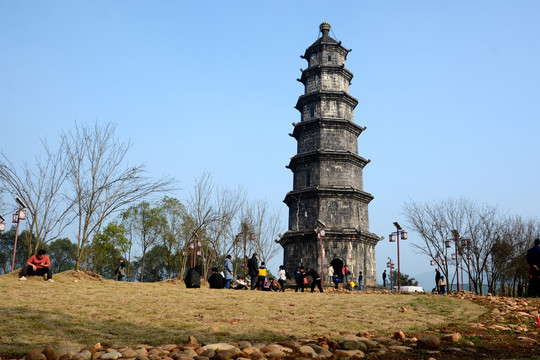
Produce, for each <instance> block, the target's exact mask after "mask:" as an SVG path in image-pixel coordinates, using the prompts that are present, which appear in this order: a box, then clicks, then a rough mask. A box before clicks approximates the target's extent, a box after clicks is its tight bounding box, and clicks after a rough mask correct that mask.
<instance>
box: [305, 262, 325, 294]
mask: <svg viewBox="0 0 540 360" xmlns="http://www.w3.org/2000/svg"><path fill="white" fill-rule="evenodd" d="M308 275H309V276H311V278H312V279H313V281H312V282H311V292H314V291H315V285H317V287H318V288H319V291H320V292H323V289H322V285H321V276H320V275H319V273H318V272H317V271H315V269H312V268H310V267H309V266H308V267H307V268H306V276H308Z"/></svg>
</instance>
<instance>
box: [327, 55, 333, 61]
mask: <svg viewBox="0 0 540 360" xmlns="http://www.w3.org/2000/svg"><path fill="white" fill-rule="evenodd" d="M328 62H332V54H328Z"/></svg>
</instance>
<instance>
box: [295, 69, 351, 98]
mask: <svg viewBox="0 0 540 360" xmlns="http://www.w3.org/2000/svg"><path fill="white" fill-rule="evenodd" d="M349 84H350V81H349V79H346V78H345V77H343V76H342V75H341V74H339V73H337V72H333V71H332V72H330V71H321V72H319V73H316V74H313V76H310V77H309V78H308V79H307V81H306V84H305V88H304V91H305V93H306V94H310V93H312V92H315V91H319V90H334V91H336V90H338V91H345V92H347V93H348V92H349Z"/></svg>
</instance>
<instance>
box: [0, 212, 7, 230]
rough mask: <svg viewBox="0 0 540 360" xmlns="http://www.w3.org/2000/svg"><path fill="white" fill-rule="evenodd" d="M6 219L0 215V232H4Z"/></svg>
mask: <svg viewBox="0 0 540 360" xmlns="http://www.w3.org/2000/svg"><path fill="white" fill-rule="evenodd" d="M5 221H6V219H4V217H3V216H2V215H0V231H6V223H5Z"/></svg>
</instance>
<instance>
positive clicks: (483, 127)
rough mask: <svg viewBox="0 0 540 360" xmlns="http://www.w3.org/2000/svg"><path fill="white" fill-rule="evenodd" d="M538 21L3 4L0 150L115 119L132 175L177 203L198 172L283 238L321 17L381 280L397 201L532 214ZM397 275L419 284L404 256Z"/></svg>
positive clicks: (389, 10) (357, 5)
mask: <svg viewBox="0 0 540 360" xmlns="http://www.w3.org/2000/svg"><path fill="white" fill-rule="evenodd" d="M539 14H540V2H538V1H512V2H510V1H493V0H490V1H457V2H455V1H454V2H434V1H406V2H405V1H384V2H381V1H377V2H375V1H370V2H368V1H340V2H329V1H294V2H292V1H273V2H264V3H261V2H252V1H249V2H248V1H237V2H222V1H215V2H211V1H208V2H195V1H190V2H187V1H185V2H182V1H144V2H143V1H87V2H81V1H8V0H0V41H1V47H2V51H1V54H2V55H1V56H0V119H1V123H2V130H1V146H0V149H1V150H2V151H4V152H5V153H6V154H7V155H8V156H9V157H10V158H11V159H12V160H13V161H15V162H22V161H32V158H33V157H34V155H36V154H37V152H38V151H39V150H40V144H39V139H40V138H47V139H48V140H49V141H56V139H57V135H58V134H59V133H60V131H61V130H62V129H69V128H71V127H72V126H73V124H74V122H75V121H78V122H83V123H90V122H93V121H98V122H114V123H116V124H118V133H119V135H120V136H121V137H122V138H123V139H126V140H127V139H131V140H132V141H133V143H134V145H133V148H132V151H131V153H130V161H132V162H145V163H147V165H148V168H149V170H150V171H151V173H152V174H154V175H156V176H159V175H162V174H169V175H172V176H175V177H176V178H178V180H179V181H180V186H181V187H183V188H184V190H182V191H179V192H178V194H176V196H177V197H178V198H180V199H183V198H185V197H186V193H187V191H188V190H189V189H190V188H191V187H192V185H193V179H194V178H195V177H197V176H199V175H200V174H201V173H202V172H203V171H204V170H205V169H206V170H208V171H210V172H211V173H212V174H213V176H214V180H215V182H216V183H218V184H222V185H227V186H230V187H235V186H237V185H239V184H240V185H244V186H245V187H246V189H247V191H248V193H249V196H250V198H252V199H266V200H268V201H269V202H271V203H272V204H273V205H274V206H275V207H276V208H279V209H281V213H282V215H283V219H284V221H283V222H284V225H285V226H286V223H287V222H286V219H287V212H288V211H287V207H286V206H285V205H284V204H283V203H282V200H283V198H284V197H285V194H286V193H287V191H289V190H291V189H292V173H291V172H290V171H289V170H287V169H286V168H285V165H287V164H288V162H289V158H290V157H291V156H293V155H294V154H295V153H296V142H295V140H294V139H293V138H291V137H289V136H288V133H289V132H292V130H293V127H292V125H291V123H292V122H297V121H299V119H300V116H299V113H298V111H297V110H295V109H294V108H293V107H294V105H295V104H296V100H297V97H298V96H299V95H301V94H302V92H303V87H302V85H301V84H300V83H298V82H297V81H296V78H298V77H300V71H299V68H301V67H302V68H306V67H307V65H306V62H305V61H304V60H302V59H300V57H299V55H300V54H303V52H304V51H305V49H306V47H308V46H309V45H310V44H312V43H313V42H314V41H315V40H316V39H317V34H318V26H319V24H320V23H321V22H323V21H327V22H329V23H330V24H331V25H332V31H333V33H331V35H332V36H333V37H335V38H336V39H337V40H341V41H343V45H344V46H345V47H347V48H352V49H353V51H352V52H351V53H350V54H349V57H348V60H347V63H346V66H347V68H348V69H349V70H351V71H352V72H353V73H354V75H355V77H354V79H353V81H352V86H351V88H350V92H351V95H352V96H354V97H356V98H357V99H358V100H359V104H358V106H357V108H356V111H355V121H356V122H357V123H358V124H360V125H362V126H367V131H365V132H364V133H363V134H362V135H361V136H360V138H359V153H360V155H361V156H363V157H365V158H368V159H371V160H372V162H371V163H370V164H369V165H368V166H367V167H366V168H365V171H364V182H365V190H366V191H367V192H370V193H371V194H373V195H374V196H375V199H374V200H373V202H372V203H371V205H370V223H371V229H370V230H371V231H372V232H374V233H376V234H378V235H380V236H385V238H386V240H385V241H384V242H381V243H380V244H379V245H378V246H377V248H376V253H377V273H378V274H379V278H380V274H381V273H382V271H383V269H384V268H385V263H386V258H387V257H388V256H392V257H393V258H395V254H396V249H395V244H389V243H388V242H387V239H388V234H389V233H390V232H391V231H392V230H393V226H392V222H394V221H396V220H397V221H403V217H402V216H401V215H400V214H401V208H402V205H403V203H404V202H406V201H410V200H415V201H436V200H441V199H447V198H449V197H460V196H464V197H467V198H470V199H473V200H477V201H479V202H488V203H490V204H493V205H499V206H500V207H501V209H504V210H506V211H508V212H509V213H512V214H519V215H522V216H524V217H537V216H538V212H539V211H538V207H539V204H540V193H539V190H538V185H539V179H540V170H539V161H538V157H539V153H540V151H539V150H540V141H539V139H538V138H539V134H540V121H539V114H540V66H539V59H540V21H538V15H539ZM5 200H6V201H8V199H5ZM284 230H285V229H284ZM409 238H410V240H409V241H411V242H412V241H418V239H416V240H415V234H413V233H411V234H410V236H409ZM280 258H281V255H280ZM280 261H281V260H278V261H277V262H280ZM401 262H402V266H401V269H402V271H403V272H406V273H409V274H411V275H415V274H418V273H422V272H424V271H433V269H432V268H430V267H429V263H428V259H426V258H424V257H422V256H419V255H416V254H414V253H413V252H412V251H411V250H410V249H409V246H408V245H407V244H406V243H404V242H403V243H402V257H401ZM425 286H426V287H427V286H431V285H429V284H426V285H425Z"/></svg>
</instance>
